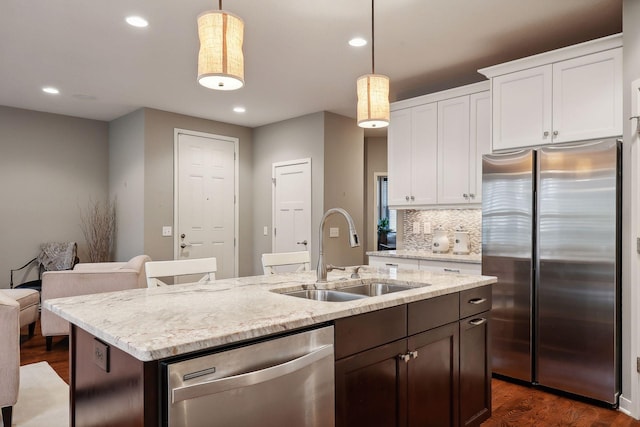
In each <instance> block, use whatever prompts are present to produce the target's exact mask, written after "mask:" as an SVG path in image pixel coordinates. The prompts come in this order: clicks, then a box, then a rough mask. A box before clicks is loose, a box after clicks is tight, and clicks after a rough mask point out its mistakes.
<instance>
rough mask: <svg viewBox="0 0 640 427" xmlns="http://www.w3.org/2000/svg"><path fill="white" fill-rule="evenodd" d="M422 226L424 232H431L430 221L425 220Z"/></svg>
mask: <svg viewBox="0 0 640 427" xmlns="http://www.w3.org/2000/svg"><path fill="white" fill-rule="evenodd" d="M422 226H423V227H424V234H431V223H430V222H429V221H426V222H425V223H424V224H422Z"/></svg>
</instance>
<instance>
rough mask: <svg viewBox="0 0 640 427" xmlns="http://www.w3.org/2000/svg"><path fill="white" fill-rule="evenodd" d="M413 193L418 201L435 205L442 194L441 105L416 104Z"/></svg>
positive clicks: (415, 200) (413, 118)
mask: <svg viewBox="0 0 640 427" xmlns="http://www.w3.org/2000/svg"><path fill="white" fill-rule="evenodd" d="M412 121H413V151H412V157H411V160H412V169H411V171H412V179H411V182H412V196H413V197H414V198H413V199H412V200H411V202H412V203H413V204H416V205H433V204H436V202H437V198H438V189H437V179H438V168H437V164H438V107H437V105H436V103H432V104H426V105H421V106H419V107H415V108H413V117H412Z"/></svg>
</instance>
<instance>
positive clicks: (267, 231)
mask: <svg viewBox="0 0 640 427" xmlns="http://www.w3.org/2000/svg"><path fill="white" fill-rule="evenodd" d="M262 235H263V236H268V235H269V227H267V226H266V225H265V226H264V229H263V230H262Z"/></svg>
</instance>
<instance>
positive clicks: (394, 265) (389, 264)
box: [385, 263, 398, 268]
mask: <svg viewBox="0 0 640 427" xmlns="http://www.w3.org/2000/svg"><path fill="white" fill-rule="evenodd" d="M385 265H386V266H387V267H396V268H398V264H391V263H386V264H385Z"/></svg>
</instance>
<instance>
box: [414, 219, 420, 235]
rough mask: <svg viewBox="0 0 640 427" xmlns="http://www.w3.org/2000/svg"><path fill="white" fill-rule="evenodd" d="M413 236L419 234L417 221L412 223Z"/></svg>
mask: <svg viewBox="0 0 640 427" xmlns="http://www.w3.org/2000/svg"><path fill="white" fill-rule="evenodd" d="M413 234H420V223H419V222H418V221H414V222H413Z"/></svg>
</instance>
